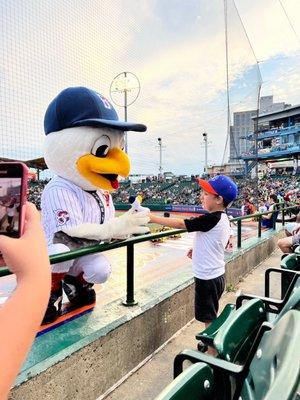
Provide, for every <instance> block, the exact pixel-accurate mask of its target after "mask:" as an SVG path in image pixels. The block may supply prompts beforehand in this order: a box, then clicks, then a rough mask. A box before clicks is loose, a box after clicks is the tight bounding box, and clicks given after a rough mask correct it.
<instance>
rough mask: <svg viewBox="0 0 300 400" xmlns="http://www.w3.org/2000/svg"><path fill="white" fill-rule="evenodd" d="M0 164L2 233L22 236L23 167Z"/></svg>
mask: <svg viewBox="0 0 300 400" xmlns="http://www.w3.org/2000/svg"><path fill="white" fill-rule="evenodd" d="M11 165H12V164H10V166H7V167H6V166H5V165H4V164H2V165H1V164H0V235H7V236H11V237H20V236H21V224H22V223H21V215H20V214H21V209H22V201H24V196H22V193H23V192H22V190H23V189H24V188H23V182H22V168H21V167H20V166H18V165H13V166H11Z"/></svg>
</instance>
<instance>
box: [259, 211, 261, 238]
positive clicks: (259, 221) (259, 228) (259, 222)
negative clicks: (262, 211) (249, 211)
mask: <svg viewBox="0 0 300 400" xmlns="http://www.w3.org/2000/svg"><path fill="white" fill-rule="evenodd" d="M258 237H259V238H260V237H261V215H260V216H259V217H258Z"/></svg>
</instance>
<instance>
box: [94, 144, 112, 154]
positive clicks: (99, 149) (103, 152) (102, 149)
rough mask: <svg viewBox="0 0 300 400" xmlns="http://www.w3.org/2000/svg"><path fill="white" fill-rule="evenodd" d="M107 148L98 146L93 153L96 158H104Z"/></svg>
mask: <svg viewBox="0 0 300 400" xmlns="http://www.w3.org/2000/svg"><path fill="white" fill-rule="evenodd" d="M108 150H109V147H108V146H106V145H105V144H104V145H103V146H99V147H98V148H97V150H96V152H95V156H96V157H106V156H107V153H108Z"/></svg>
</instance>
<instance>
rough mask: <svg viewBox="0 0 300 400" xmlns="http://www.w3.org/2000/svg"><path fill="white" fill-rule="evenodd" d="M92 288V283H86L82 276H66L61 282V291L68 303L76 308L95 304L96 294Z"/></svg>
mask: <svg viewBox="0 0 300 400" xmlns="http://www.w3.org/2000/svg"><path fill="white" fill-rule="evenodd" d="M93 286H94V284H93V283H88V282H86V281H85V280H84V279H83V278H82V274H81V275H79V276H78V277H75V276H72V275H66V276H65V277H64V280H63V289H64V291H65V293H66V295H67V297H68V299H69V301H70V303H72V305H74V306H76V307H81V306H85V305H88V304H93V303H95V301H96V292H95V290H94V289H93Z"/></svg>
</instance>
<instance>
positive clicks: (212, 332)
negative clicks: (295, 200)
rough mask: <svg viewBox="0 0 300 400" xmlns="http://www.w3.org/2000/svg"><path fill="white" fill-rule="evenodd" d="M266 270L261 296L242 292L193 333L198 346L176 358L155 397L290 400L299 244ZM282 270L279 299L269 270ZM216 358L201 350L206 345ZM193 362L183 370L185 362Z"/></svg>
mask: <svg viewBox="0 0 300 400" xmlns="http://www.w3.org/2000/svg"><path fill="white" fill-rule="evenodd" d="M280 267H281V268H280V269H279V268H269V269H267V271H266V273H265V296H264V297H259V296H256V295H251V294H243V295H240V296H239V297H238V298H237V300H236V304H228V305H227V306H226V307H225V308H224V310H223V312H222V313H221V315H220V316H219V317H218V318H217V319H216V320H215V321H214V322H213V323H212V324H211V325H210V326H209V327H208V328H207V329H206V330H204V331H202V332H200V333H198V334H197V335H196V338H197V340H200V341H201V342H199V345H198V351H197V350H194V349H187V350H184V351H182V352H181V353H179V354H178V355H177V356H176V357H175V360H174V378H175V379H174V381H173V382H172V383H171V384H170V385H169V386H168V387H167V388H166V389H165V390H164V391H163V392H162V393H161V394H160V395H159V396H158V397H157V398H156V400H219V399H220V400H221V399H222V400H229V399H230V400H277V399H280V400H292V399H298V398H299V397H298V394H297V390H298V388H299V383H300V346H299V337H300V246H299V247H298V248H296V250H295V253H294V254H290V255H287V256H286V257H284V258H283V259H282V261H281V264H280ZM271 273H272V274H274V273H275V274H276V273H277V274H280V275H281V278H282V280H281V282H282V285H281V290H282V292H281V299H274V298H271V297H269V295H270V275H271ZM208 345H209V346H212V347H214V348H215V349H216V351H217V357H216V358H215V357H212V356H210V355H207V354H205V353H204V352H203V351H205V350H206V348H207V347H206V346H208ZM187 360H188V361H189V362H192V363H193V364H192V365H191V366H189V367H187V368H186V369H185V370H184V371H183V364H184V362H185V361H187Z"/></svg>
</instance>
